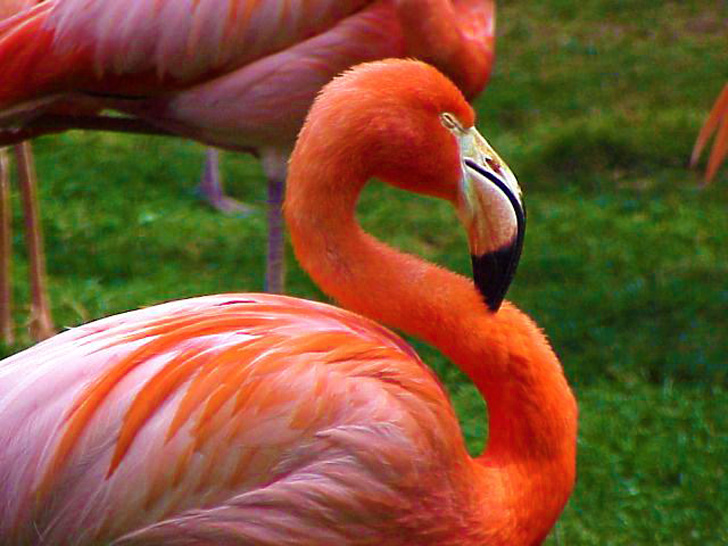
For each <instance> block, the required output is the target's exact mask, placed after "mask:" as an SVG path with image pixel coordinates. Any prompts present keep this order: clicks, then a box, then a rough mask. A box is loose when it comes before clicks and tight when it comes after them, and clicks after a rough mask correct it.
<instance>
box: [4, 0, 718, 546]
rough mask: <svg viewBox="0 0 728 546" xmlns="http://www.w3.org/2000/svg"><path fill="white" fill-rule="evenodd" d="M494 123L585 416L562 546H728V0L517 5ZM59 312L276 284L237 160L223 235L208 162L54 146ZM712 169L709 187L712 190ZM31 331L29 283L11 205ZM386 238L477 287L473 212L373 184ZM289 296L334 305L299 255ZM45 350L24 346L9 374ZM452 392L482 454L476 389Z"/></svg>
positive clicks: (136, 150)
mask: <svg viewBox="0 0 728 546" xmlns="http://www.w3.org/2000/svg"><path fill="white" fill-rule="evenodd" d="M497 24H498V29H499V30H498V38H497V59H498V60H497V62H496V68H495V71H494V73H493V76H492V78H491V81H490V84H489V85H488V87H487V88H486V90H485V92H484V93H483V94H482V95H481V96H480V98H479V99H478V101H477V104H476V107H477V110H478V112H479V126H480V128H481V130H482V132H483V133H484V135H485V136H486V138H488V139H489V140H490V142H491V144H493V145H494V147H495V148H496V149H497V150H498V151H499V153H500V155H501V156H502V157H503V158H504V159H505V160H506V161H507V162H508V163H509V164H510V166H511V167H512V169H513V171H514V172H515V173H516V175H517V176H518V178H519V180H520V183H521V186H522V187H523V189H524V192H525V199H526V204H527V208H528V217H529V224H528V230H527V236H526V245H525V250H524V255H523V258H522V261H521V265H520V268H519V271H518V274H517V277H516V280H515V282H514V285H513V287H512V289H511V292H510V294H509V299H511V300H512V301H514V302H515V303H516V304H517V305H518V306H520V307H521V308H523V309H524V310H526V311H527V312H528V313H530V314H531V315H532V316H533V317H534V318H535V320H536V321H537V322H538V323H539V324H540V325H541V326H542V327H543V329H544V330H545V331H546V333H547V334H548V335H549V337H550V338H551V340H552V343H553V345H554V347H555V349H556V351H557V353H558V354H559V355H560V357H561V359H562V362H563V364H564V367H565V369H566V373H567V375H568V377H569V379H570V381H571V383H572V385H573V387H574V389H575V391H576V394H577V397H578V399H579V405H580V412H581V413H580V438H579V448H578V449H579V463H578V465H579V481H578V485H577V489H576V491H575V493H574V495H573V497H572V499H571V501H570V504H569V506H568V508H567V509H566V511H565V513H564V515H563V516H562V518H561V520H560V522H559V524H558V525H557V527H556V528H555V530H554V532H553V533H552V536H551V537H550V539H549V544H726V543H728V476H726V466H727V462H728V417H727V415H728V387H727V385H726V379H727V376H728V356H727V355H728V214H727V212H728V208H727V206H728V166H726V167H725V168H724V169H723V170H722V171H720V173H719V176H718V177H717V179H716V180H715V181H714V183H713V184H712V185H711V186H709V187H707V188H705V189H701V188H700V187H699V186H700V181H701V178H700V176H699V174H700V173H698V172H693V171H690V170H689V169H688V167H687V163H688V158H689V155H690V151H691V149H692V145H693V142H694V140H695V137H696V135H697V133H698V130H699V128H700V126H701V125H702V123H703V121H704V119H705V117H706V115H707V113H708V111H709V110H710V107H711V106H712V103H713V101H714V99H715V97H716V96H717V95H718V93H719V92H720V90H721V88H722V86H723V84H724V83H725V81H726V79H727V76H728V41H727V40H726V38H727V37H728V3H726V2H725V1H723V0H720V1H719V0H701V1H689V0H680V1H655V0H624V1H619V0H611V1H607V0H582V1H581V2H575V1H573V0H512V1H510V2H499V5H498V23H497ZM35 151H36V153H37V170H38V175H39V181H40V188H39V190H40V197H41V212H42V218H43V229H44V237H45V243H46V251H47V260H48V275H49V283H50V297H51V304H52V307H53V314H54V319H55V321H56V324H57V325H59V326H60V327H62V328H66V327H72V326H74V325H77V324H80V323H83V322H87V321H90V320H93V319H95V318H98V317H102V316H105V315H109V314H112V313H117V312H121V311H124V310H129V309H134V308H137V307H140V306H147V305H152V304H155V303H159V302H162V301H165V300H169V299H176V298H182V297H186V296H193V295H199V294H208V293H216V292H230V291H260V290H262V287H263V277H264V256H265V242H266V233H265V231H266V218H265V199H266V184H265V180H264V177H263V174H262V171H261V169H260V166H259V164H258V162H257V161H256V160H255V159H253V158H251V157H247V156H244V155H237V154H232V153H226V154H224V155H223V176H224V178H225V183H226V190H227V191H228V192H229V193H230V194H231V195H232V196H233V197H236V198H237V199H240V200H241V201H244V202H246V203H248V204H251V205H253V207H254V209H255V210H254V212H253V213H251V214H249V215H247V216H244V217H241V216H224V215H221V214H220V213H218V212H216V211H213V210H211V209H209V208H207V207H206V206H205V205H204V204H202V203H201V202H200V201H199V200H198V199H197V197H196V195H195V193H194V188H195V187H196V185H197V182H198V179H199V176H200V174H201V173H200V167H201V164H202V158H203V153H204V152H203V148H202V147H201V146H199V145H196V144H193V143H189V142H185V141H181V140H174V139H163V138H154V137H129V136H119V135H112V134H91V133H79V132H73V133H66V134H63V135H59V136H52V137H44V138H41V139H39V140H37V141H36V143H35ZM701 173H702V171H701ZM13 207H14V225H15V232H14V236H13V244H14V247H15V254H14V257H13V260H14V263H13V268H14V274H15V279H16V281H15V283H14V293H13V297H14V300H15V305H16V312H15V319H16V321H18V322H19V323H21V325H22V324H23V322H24V321H26V322H27V311H28V309H27V303H26V302H27V301H28V299H29V295H28V291H29V288H28V284H27V281H26V271H27V262H26V257H25V254H24V244H23V234H22V230H21V229H19V227H18V226H20V225H21V224H22V216H21V214H20V205H19V199H18V195H17V193H14V195H13ZM359 216H360V219H361V221H362V223H363V224H364V226H365V228H366V229H368V230H369V231H371V232H373V233H374V234H376V235H377V236H379V237H380V238H382V239H385V240H387V241H388V242H390V243H391V244H394V245H396V246H398V247H400V248H402V249H405V250H407V251H409V252H414V253H417V254H419V255H421V256H424V257H426V258H427V259H429V260H432V261H434V262H436V263H439V264H442V265H444V266H446V267H449V268H451V269H454V270H457V271H460V272H462V273H464V274H468V271H469V260H470V258H469V255H468V251H467V245H466V242H465V237H464V234H463V232H462V229H461V228H460V226H459V223H458V221H457V219H456V217H455V214H454V211H453V210H451V209H450V207H449V206H448V205H446V204H444V203H438V202H435V201H433V200H429V199H424V198H423V199H418V198H415V197H413V196H412V195H409V194H403V193H401V192H398V191H396V190H392V189H390V188H386V187H384V186H383V185H381V184H379V183H377V182H374V183H372V184H371V185H370V187H369V188H368V189H367V190H366V192H365V195H364V197H363V199H362V202H361V205H360V207H359ZM288 258H289V261H288V263H289V267H288V276H287V283H288V292H289V293H290V294H292V295H296V296H301V297H307V298H313V299H318V300H325V299H326V298H325V296H324V295H323V294H321V293H320V292H319V291H318V290H317V289H316V288H315V287H314V286H313V284H312V282H311V281H310V280H309V279H308V278H307V276H306V275H305V274H304V273H303V272H302V271H301V270H300V268H299V267H298V265H297V264H296V263H295V260H294V259H293V255H292V253H291V252H290V248H289V253H288ZM29 344H30V338H29V337H28V334H27V332H26V331H25V330H23V331H22V332H21V333H20V335H19V336H18V343H17V344H16V345H13V346H9V347H8V346H5V347H2V351H3V353H4V354H5V355H7V354H11V353H13V352H16V351H18V350H20V349H22V348H24V347H25V346H28V345H29ZM415 344H416V345H417V348H418V350H419V351H420V352H421V354H422V356H423V358H424V359H425V360H426V361H427V362H428V363H429V364H431V365H432V366H433V367H434V368H435V369H436V370H437V371H438V373H439V374H440V377H442V378H443V380H444V381H445V382H446V383H447V385H448V387H449V389H450V392H451V394H452V396H453V398H454V400H455V403H456V406H457V408H458V411H459V414H460V416H461V419H462V422H463V428H464V432H465V434H466V437H467V439H468V442H469V446H470V448H471V451H472V452H473V453H476V452H479V451H480V449H482V446H483V443H484V441H485V436H486V434H487V421H486V418H485V413H486V410H485V408H484V406H483V404H482V402H481V401H480V400H479V398H478V395H477V393H476V392H475V390H474V388H473V387H472V386H471V385H470V384H469V383H468V382H467V381H466V380H465V379H464V378H463V377H462V376H460V375H459V374H458V373H457V372H456V371H455V370H453V369H452V367H451V366H450V365H449V364H448V363H447V362H446V361H445V360H444V359H443V358H442V357H441V356H440V355H439V354H438V353H437V352H435V351H433V350H432V349H429V348H428V347H425V346H423V345H422V344H419V343H416V342H415Z"/></svg>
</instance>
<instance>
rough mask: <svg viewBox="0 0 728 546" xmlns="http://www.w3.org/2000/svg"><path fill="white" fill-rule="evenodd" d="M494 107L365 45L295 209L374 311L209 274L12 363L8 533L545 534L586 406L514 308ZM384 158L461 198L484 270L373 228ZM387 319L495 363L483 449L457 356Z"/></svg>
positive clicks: (265, 539)
mask: <svg viewBox="0 0 728 546" xmlns="http://www.w3.org/2000/svg"><path fill="white" fill-rule="evenodd" d="M473 123H474V113H473V110H472V109H471V108H470V106H469V105H468V104H467V102H466V101H465V99H464V98H463V96H462V94H461V93H460V91H459V90H458V89H457V87H455V86H454V85H453V84H452V83H451V82H449V81H448V80H447V79H446V78H445V77H443V76H442V75H441V74H440V73H439V72H437V70H436V69H434V68H432V67H431V66H429V65H426V64H424V63H421V62H418V61H403V60H391V61H379V62H375V63H370V64H365V65H362V66H360V67H357V68H355V69H354V70H352V71H350V72H348V73H346V74H345V75H344V76H342V77H340V78H337V79H336V80H334V81H333V82H332V83H330V84H328V85H327V86H326V87H325V88H324V91H323V92H322V94H321V95H320V96H319V98H318V99H317V100H316V102H315V104H314V105H313V107H312V110H311V113H310V114H309V116H308V119H307V121H306V123H305V125H304V127H303V129H302V131H301V134H300V137H299V139H298V143H297V144H296V147H295V150H294V152H293V155H292V157H291V162H290V168H289V172H288V187H287V192H286V203H285V214H286V219H287V222H288V225H289V228H290V232H291V237H292V242H293V246H294V249H295V251H296V255H297V257H298V259H299V260H300V262H301V264H302V265H303V267H304V268H306V269H307V270H308V272H309V273H310V274H311V275H312V277H313V278H314V279H315V280H316V282H317V283H318V284H319V285H320V286H321V287H322V288H323V289H324V290H325V291H327V292H328V293H329V294H330V295H331V296H333V297H334V298H336V299H337V300H339V302H341V303H342V304H343V305H344V306H346V307H348V308H349V309H351V310H352V311H353V312H350V311H344V310H342V309H338V308H335V307H332V306H329V305H324V304H320V303H314V302H310V301H306V300H300V299H294V298H290V297H285V296H277V295H271V294H227V295H218V296H207V297H201V298H194V299H189V300H182V301H176V302H172V303H167V304H163V305H158V306H154V307H150V308H147V309H143V310H138V311H133V312H130V313H125V314H122V315H117V316H114V317H110V318H106V319H103V320H100V321H97V322H92V323H90V324H87V325H85V326H81V327H78V328H74V329H73V330H71V331H69V332H66V333H63V334H60V335H58V336H56V337H54V338H52V339H50V340H48V341H46V342H43V343H41V344H39V345H37V346H35V347H33V348H31V349H28V350H26V351H24V352H22V353H20V354H18V355H16V356H14V357H11V358H9V359H7V360H4V361H2V362H0V422H2V423H3V426H2V427H0V498H2V499H3V502H2V503H0V535H2V536H3V537H4V544H6V545H8V546H15V545H21V544H29V543H35V544H41V543H42V544H58V545H75V546H82V545H91V544H102V543H103V544H106V543H111V544H114V545H121V544H138V545H142V544H144V545H152V544H154V545H158V544H175V545H202V544H209V545H212V544H217V545H219V544H225V545H233V544H239V545H241V546H242V545H246V546H264V545H266V546H285V545H299V546H300V545H310V546H314V545H316V546H326V545H332V546H333V545H336V546H347V545H385V544H386V545H387V546H404V545H407V546H412V545H415V544H416V545H419V546H455V545H457V546H469V545H473V546H474V545H478V546H483V545H509V546H520V545H535V544H539V543H541V542H542V541H543V540H544V538H545V537H546V536H547V534H548V532H549V530H550V529H551V527H552V526H553V524H554V522H555V521H556V519H557V518H558V516H559V514H560V513H561V511H562V509H563V507H564V505H565V503H566V501H567V499H568V497H569V495H570V493H571V491H572V488H573V485H574V480H575V454H576V431H577V408H576V403H575V401H574V398H573V395H572V393H571V391H570V389H569V387H568V384H567V381H566V379H565V377H564V374H563V371H562V369H561V365H560V364H559V361H558V359H557V357H556V355H555V354H554V352H553V350H552V349H551V347H550V345H549V342H548V340H547V339H546V337H545V336H544V334H543V332H542V331H541V330H540V329H539V328H538V326H537V325H536V324H535V323H534V322H533V321H532V320H531V319H530V318H528V317H527V316H526V315H525V314H523V313H522V312H521V311H519V310H518V309H517V308H516V307H515V306H514V305H512V304H510V303H508V302H505V303H503V304H502V306H501V303H502V300H503V297H504V294H505V291H506V289H507V287H508V285H509V284H510V281H511V278H512V276H513V272H514V269H515V266H516V264H517V262H518V258H519V254H520V248H521V243H522V240H523V239H522V238H523V230H524V227H525V226H524V222H525V218H524V214H523V207H522V204H521V196H520V190H519V188H518V183H517V182H516V179H515V178H514V176H513V174H512V173H511V172H510V170H509V169H508V167H507V166H506V165H505V164H504V163H503V162H502V161H501V159H500V158H499V157H498V155H497V154H496V153H495V152H494V151H493V150H492V148H491V147H490V146H489V145H488V144H487V143H486V142H485V140H484V139H483V137H481V136H480V134H479V133H478V132H477V131H476V130H475V128H474V126H473ZM370 177H377V178H379V179H381V180H384V181H386V182H388V183H390V184H393V185H395V186H397V187H400V188H403V189H405V190H408V191H413V192H417V193H421V194H426V195H431V196H435V197H438V198H442V199H446V200H448V201H450V202H451V203H452V204H453V205H454V206H455V207H456V208H457V210H458V214H459V217H460V219H461V221H462V222H463V223H464V225H465V228H466V230H467V233H468V238H469V243H470V250H471V254H472V256H473V265H474V272H475V283H473V282H472V281H470V280H469V279H466V278H465V277H462V276H460V275H458V274H456V273H452V272H450V271H447V270H445V269H443V268H440V267H437V266H435V265H432V264H429V263H427V262H425V261H424V260H422V259H420V258H416V257H414V256H409V255H407V254H403V253H401V252H399V251H397V250H395V249H393V248H390V247H388V246H386V245H385V244H384V243H382V242H380V241H377V240H376V239H374V238H373V237H371V236H370V235H368V234H366V233H365V232H364V231H363V230H362V229H361V227H360V226H359V225H358V224H357V222H356V217H355V207H356V203H357V199H358V197H359V194H360V192H361V190H362V189H363V187H364V186H365V184H366V182H367V180H368V179H369V178H370ZM354 313H361V315H363V316H361V315H357V314H354ZM365 317H369V318H365ZM375 321H381V322H384V323H386V324H388V325H390V326H393V327H396V328H399V329H401V330H402V331H405V332H407V333H410V334H413V335H415V336H417V337H419V338H421V339H424V340H426V341H427V342H429V343H431V344H432V345H434V346H436V347H437V348H438V349H440V350H441V351H442V352H443V353H444V354H445V355H446V356H448V357H449V358H450V360H451V361H452V362H453V363H454V364H455V365H457V366H458V367H459V368H460V369H462V370H463V371H464V372H465V373H466V374H467V375H468V377H470V379H471V380H472V381H473V382H474V384H475V386H476V387H477V388H478V390H479V391H480V393H481V394H482V396H483V397H484V398H485V400H486V402H487V405H488V415H489V418H488V424H489V433H488V442H487V446H486V449H485V451H484V452H483V454H482V455H481V456H479V457H476V458H471V457H470V456H469V455H468V453H467V451H466V448H465V445H464V442H463V438H462V434H461V432H460V427H459V425H458V422H457V419H456V416H455V412H454V411H453V408H452V406H451V405H450V402H449V400H448V397H447V394H446V392H445V389H444V388H443V386H442V385H441V384H440V383H439V382H438V380H437V379H436V377H435V375H434V374H433V372H432V371H431V370H430V369H429V368H427V366H426V365H425V364H423V363H422V362H421V361H420V359H419V358H418V357H417V355H416V353H415V352H414V350H413V349H412V348H411V347H409V346H408V345H407V344H406V343H405V342H404V341H402V340H401V339H400V338H399V337H397V336H396V335H395V334H393V333H391V332H390V331H389V330H387V329H385V328H384V327H383V326H380V325H379V324H377V322H375Z"/></svg>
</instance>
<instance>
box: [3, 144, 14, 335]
mask: <svg viewBox="0 0 728 546" xmlns="http://www.w3.org/2000/svg"><path fill="white" fill-rule="evenodd" d="M10 214H11V213H10V160H9V158H8V153H7V150H6V149H5V148H0V336H2V340H3V341H4V342H5V343H6V344H8V345H10V344H12V343H13V342H14V341H15V335H14V333H13V315H12V292H11V290H10V275H11V269H10V264H11V257H12V248H11V244H12V237H11V229H12V221H11V220H12V218H11V215H10Z"/></svg>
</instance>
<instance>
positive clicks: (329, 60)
mask: <svg viewBox="0 0 728 546" xmlns="http://www.w3.org/2000/svg"><path fill="white" fill-rule="evenodd" d="M494 14H495V4H494V0H201V1H196V2H177V1H172V0H46V1H45V2H44V3H43V4H42V5H40V6H36V7H34V8H32V9H30V10H27V11H25V12H23V13H22V14H19V15H17V16H16V17H14V18H12V19H11V20H9V21H8V22H6V23H5V24H0V67H2V70H3V73H5V74H13V77H11V78H5V79H3V81H2V82H1V83H0V127H3V126H4V127H6V128H7V127H12V128H13V131H6V132H5V134H4V135H0V143H2V142H3V141H4V142H5V143H9V142H13V141H17V140H19V139H21V138H31V137H33V136H37V135H39V134H43V133H47V132H55V131H62V130H66V129H70V128H82V129H101V130H120V131H125V132H137V133H152V134H174V135H181V136H184V137H187V138H191V139H194V140H198V141H200V142H203V143H205V144H208V145H212V146H216V147H219V148H223V149H228V150H233V151H244V152H252V153H254V154H256V155H257V156H259V157H260V159H261V161H262V165H263V170H264V173H265V175H266V177H267V179H268V181H269V182H268V202H269V208H268V224H269V241H268V251H267V272H266V290H268V291H270V292H274V293H280V292H282V291H283V288H284V264H283V262H284V238H283V220H282V216H281V213H280V205H281V202H282V196H283V182H284V180H285V178H286V162H287V159H288V156H289V154H290V150H291V148H292V146H293V143H294V141H295V137H296V135H297V133H298V131H299V129H300V127H301V124H302V122H303V119H304V116H305V114H306V112H307V110H308V108H309V106H310V105H311V102H312V101H313V98H314V97H315V96H316V93H318V91H319V90H320V89H321V87H322V86H323V85H324V84H325V83H326V82H328V81H329V80H330V79H331V78H332V77H333V76H334V75H335V74H338V73H339V72H341V71H342V70H344V69H345V68H348V67H350V66H352V65H354V64H357V63H360V62H364V61H369V60H376V59H381V58H386V57H418V58H420V59H423V60H426V61H429V62H431V63H432V64H434V65H435V66H437V67H439V68H440V69H441V70H443V71H444V72H445V73H446V74H448V75H449V76H450V77H451V78H452V79H453V80H454V81H455V82H456V84H457V85H458V86H460V88H461V89H462V90H463V91H464V93H465V95H466V96H467V97H468V98H473V97H475V96H476V95H477V94H478V93H479V92H480V91H481V90H482V89H483V87H484V85H485V83H486V82H487V79H488V77H489V74H490V70H491V67H492V63H493V59H494V24H495V15H494ZM107 108H111V109H115V110H117V111H119V112H122V113H124V114H126V115H127V116H129V117H127V118H119V117H103V116H100V115H99V112H101V110H103V109H107ZM214 154H215V152H211V153H210V154H209V155H208V159H207V165H206V169H205V172H206V175H205V176H204V177H203V180H208V181H212V180H214V177H213V176H211V174H214V173H215V172H216V169H217V167H216V156H215V155H214ZM207 187H209V185H207ZM211 193H212V194H215V191H211ZM218 198H219V199H221V200H223V201H225V199H226V198H225V197H224V196H223V195H222V193H218ZM225 202H227V201H225Z"/></svg>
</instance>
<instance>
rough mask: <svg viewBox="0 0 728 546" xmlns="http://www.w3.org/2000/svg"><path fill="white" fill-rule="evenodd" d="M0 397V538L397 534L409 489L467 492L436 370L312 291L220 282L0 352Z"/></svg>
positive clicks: (163, 539) (309, 538) (410, 498)
mask: <svg viewBox="0 0 728 546" xmlns="http://www.w3.org/2000/svg"><path fill="white" fill-rule="evenodd" d="M0 393H2V398H1V399H0V421H2V422H3V427H2V429H1V430H0V484H1V485H0V498H3V499H12V502H4V503H2V504H1V505H0V534H2V536H4V537H12V538H11V539H10V540H9V542H6V544H24V543H27V542H28V541H30V542H33V543H34V544H79V543H84V544H86V543H89V542H92V541H93V542H96V541H100V542H103V541H119V542H121V543H126V542H131V543H139V544H150V543H164V544H200V543H212V542H214V543H216V544H250V543H254V544H270V545H274V544H276V545H277V544H335V543H336V544H338V543H341V544H343V543H346V544H374V543H375V542H376V540H379V541H381V537H382V536H388V535H387V533H389V536H390V537H391V541H389V542H388V544H409V543H410V542H407V540H408V539H407V537H410V536H412V535H409V534H408V530H407V528H408V525H414V522H413V521H409V520H410V519H411V515H412V514H416V513H417V512H418V510H417V508H418V507H417V506H413V505H412V503H413V502H415V501H416V502H418V503H423V504H435V505H437V504H442V506H443V507H453V505H454V504H458V503H461V502H464V499H467V495H466V496H465V497H463V495H462V488H463V487H465V486H466V484H464V483H463V480H462V478H463V477H462V475H461V473H460V472H459V471H460V470H461V469H460V468H459V467H457V466H456V467H453V461H457V460H465V452H464V447H463V445H462V442H460V443H459V444H455V445H452V444H449V443H445V442H443V441H442V440H441V439H442V438H452V437H459V436H460V434H459V429H458V424H457V420H456V418H455V416H454V413H453V411H452V408H451V407H450V406H449V404H448V403H447V402H446V397H445V396H444V393H443V390H442V387H441V386H440V384H439V383H438V381H437V379H436V378H435V376H434V375H433V374H432V372H431V371H430V370H428V368H427V367H425V366H424V365H423V364H422V362H421V361H420V360H419V359H418V358H417V356H416V355H415V354H414V353H413V352H412V351H411V349H410V348H409V347H408V346H407V345H405V344H404V343H403V342H402V341H401V340H400V339H399V338H397V337H396V336H394V335H393V334H392V333H390V332H389V331H387V330H385V329H384V328H382V327H380V326H378V325H376V324H375V323H373V322H370V321H368V320H367V319H364V318H362V317H359V316H356V315H353V314H351V313H348V312H345V311H342V310H340V309H336V308H333V307H330V306H327V305H323V304H317V303H312V302H308V301H303V300H296V299H292V298H285V297H278V296H269V295H251V294H244V295H234V294H233V295H226V296H210V297H204V298H196V299H190V300H184V301H178V302H173V303H169V304H165V305H161V306H156V307H152V308H149V309H145V310H140V311H134V312H131V313H126V314H123V315H118V316H115V317H111V318H108V319H104V320H100V321H97V322H94V323H90V324H88V325H85V326H82V327H79V328H76V329H74V330H71V331H69V332H67V333H64V334H62V335H59V336H57V337H55V338H53V339H52V340H50V341H48V342H45V343H42V344H40V345H38V346H36V347H34V348H33V349H31V350H29V351H26V352H24V353H22V354H21V355H19V356H18V357H15V358H10V359H8V360H5V361H3V362H2V364H1V365H0ZM373 445H376V446H377V449H376V450H372V449H371V446H373ZM455 470H457V471H458V472H455ZM418 491H420V492H421V493H424V492H425V491H428V494H427V495H424V494H420V495H418V493H417V492H418ZM433 491H434V492H435V494H434V495H433V493H432V492H433ZM455 513H457V511H456V512H455ZM342 514H349V515H350V516H349V518H348V519H342V517H341V515H342ZM18 522H22V523H20V524H19V523H18ZM451 524H452V522H444V521H440V522H431V523H430V525H432V527H433V530H432V535H433V537H435V538H436V537H437V536H438V533H437V528H439V527H443V526H444V527H449V526H450V525H451ZM417 525H418V526H419V525H421V522H417ZM130 530H132V531H131V532H130ZM421 532H422V529H418V533H421ZM426 535H427V534H426V533H425V534H424V535H422V534H420V535H418V536H426ZM375 537H378V538H377V539H375ZM435 538H433V540H435ZM434 543H435V542H433V544H434Z"/></svg>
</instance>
